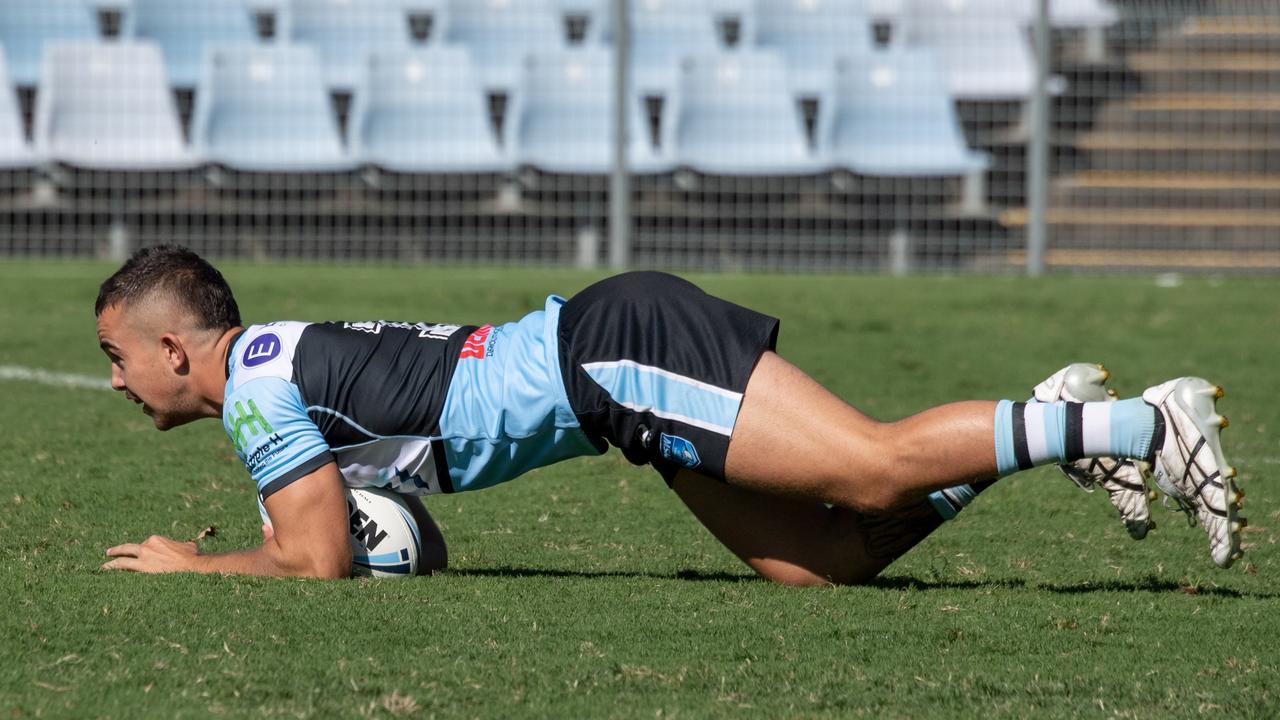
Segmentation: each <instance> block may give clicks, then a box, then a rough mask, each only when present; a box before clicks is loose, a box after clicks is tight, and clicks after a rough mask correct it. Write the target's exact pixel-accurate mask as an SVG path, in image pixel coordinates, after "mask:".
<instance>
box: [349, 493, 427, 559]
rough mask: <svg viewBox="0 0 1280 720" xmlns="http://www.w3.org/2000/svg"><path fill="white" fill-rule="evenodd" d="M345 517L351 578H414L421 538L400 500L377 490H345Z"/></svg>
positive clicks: (416, 524)
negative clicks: (347, 520)
mask: <svg viewBox="0 0 1280 720" xmlns="http://www.w3.org/2000/svg"><path fill="white" fill-rule="evenodd" d="M347 516H348V518H350V521H351V574H352V575H355V576H357V577H405V576H412V575H417V574H418V558H419V557H421V549H422V534H421V533H420V532H419V531H418V523H417V521H416V520H414V519H413V513H412V512H411V511H410V510H409V504H408V503H407V502H406V501H405V499H404V498H403V497H401V496H400V495H399V494H398V493H394V492H391V491H390V490H382V489H379V488H359V489H353V488H348V489H347Z"/></svg>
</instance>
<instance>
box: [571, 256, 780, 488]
mask: <svg viewBox="0 0 1280 720" xmlns="http://www.w3.org/2000/svg"><path fill="white" fill-rule="evenodd" d="M778 327H779V322H778V320H777V319H776V318H772V317H769V316H767V315H762V314H760V313H757V312H755V311H754V310H749V309H747V308H744V307H742V306H740V305H735V304H733V303H731V302H727V301H725V300H721V299H719V298H716V297H713V296H711V295H708V294H706V293H705V292H703V291H702V290H700V289H699V288H698V287H697V286H695V285H694V284H692V283H690V282H688V281H686V280H682V279H680V278H677V277H675V276H673V275H667V274H665V273H657V272H632V273H626V274H623V275H618V276H615V277H611V278H608V279H607V280H602V281H600V282H598V283H596V284H594V285H592V286H590V287H588V288H586V289H585V290H583V291H582V292H580V293H578V294H577V295H574V296H573V297H572V298H570V299H569V301H568V302H566V303H565V305H564V307H562V308H561V309H560V327H559V340H560V368H561V372H562V373H563V374H564V384H565V390H566V391H567V393H568V396H569V404H570V406H571V407H572V408H573V411H574V413H575V414H576V415H577V417H578V422H579V423H581V425H582V429H583V431H584V432H586V433H587V434H588V435H589V436H591V437H593V438H601V439H604V440H606V441H608V442H609V443H610V444H612V445H614V446H615V447H618V448H619V449H621V450H622V453H623V454H624V455H625V456H626V457H627V459H628V460H630V461H631V462H633V463H635V464H637V465H641V464H644V463H650V464H652V465H653V466H654V467H655V468H656V469H657V470H658V471H659V472H660V473H662V476H663V477H664V478H665V479H666V480H667V483H668V484H670V483H671V481H672V479H673V478H674V477H675V473H676V471H678V470H679V469H680V468H688V469H691V470H694V471H696V472H699V473H701V474H703V475H707V476H710V477H713V478H716V479H720V480H723V479H724V461H725V455H726V453H727V452H728V449H729V439H730V438H731V437H732V435H733V428H734V424H735V423H736V422H737V417H738V410H739V408H740V406H741V404H742V394H743V392H744V391H745V390H746V388H747V381H748V380H749V379H750V378H751V373H752V371H753V370H754V369H755V366H756V363H757V362H758V361H759V359H760V356H761V355H763V354H764V352H765V351H768V350H773V349H775V348H776V347H777V342H778Z"/></svg>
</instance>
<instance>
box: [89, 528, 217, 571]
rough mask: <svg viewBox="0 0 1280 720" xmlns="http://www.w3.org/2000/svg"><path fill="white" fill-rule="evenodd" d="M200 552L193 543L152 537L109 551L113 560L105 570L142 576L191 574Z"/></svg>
mask: <svg viewBox="0 0 1280 720" xmlns="http://www.w3.org/2000/svg"><path fill="white" fill-rule="evenodd" d="M199 554H200V553H199V550H198V549H197V548H196V544H195V543H193V542H179V541H177V540H171V539H169V538H167V537H161V536H160V535H152V536H151V537H149V538H147V539H146V540H144V541H142V542H140V543H125V544H123V545H117V546H115V547H113V548H107V555H108V556H109V557H111V558H112V559H111V560H108V561H107V562H105V563H103V564H102V569H103V570H128V571H130V572H141V573H169V572H189V571H191V570H194V569H195V558H196V556H197V555H199Z"/></svg>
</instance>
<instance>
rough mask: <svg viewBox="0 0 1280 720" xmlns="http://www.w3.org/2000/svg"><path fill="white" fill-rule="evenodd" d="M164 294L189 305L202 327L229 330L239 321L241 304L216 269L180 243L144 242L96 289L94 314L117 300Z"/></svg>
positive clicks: (133, 300)
mask: <svg viewBox="0 0 1280 720" xmlns="http://www.w3.org/2000/svg"><path fill="white" fill-rule="evenodd" d="M157 296H159V297H164V298H167V299H169V300H171V301H172V302H174V303H175V304H176V305H177V306H178V307H180V308H183V309H185V310H186V311H187V312H189V313H190V314H191V316H192V317H193V318H194V319H195V321H196V324H197V325H198V329H200V330H229V329H231V328H233V327H239V325H240V308H239V306H237V305H236V299H235V297H234V296H233V295H232V294H231V287H230V286H229V285H227V281H226V280H225V279H224V278H223V277H222V273H220V272H218V269H217V268H215V267H214V266H212V265H210V264H209V263H208V261H206V260H205V259H204V258H202V257H200V256H199V255H197V254H196V253H194V252H192V251H191V250H189V249H187V248H184V247H179V246H177V245H157V246H155V247H148V248H142V249H141V250H138V251H137V252H135V253H134V254H133V256H132V257H130V258H129V259H128V260H127V261H125V264H124V265H123V266H121V268H120V269H119V270H117V271H116V272H115V274H113V275H112V276H111V277H109V278H107V279H106V280H105V281H104V282H103V283H102V287H101V288H99V289H98V302H97V303H96V304H95V305H94V314H95V315H101V314H102V311H103V310H105V309H107V308H108V307H112V306H115V305H131V304H133V303H136V302H139V301H142V300H146V299H148V298H151V297H157Z"/></svg>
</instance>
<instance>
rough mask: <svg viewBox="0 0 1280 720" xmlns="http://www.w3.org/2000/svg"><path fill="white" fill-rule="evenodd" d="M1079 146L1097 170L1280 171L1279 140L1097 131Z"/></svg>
mask: <svg viewBox="0 0 1280 720" xmlns="http://www.w3.org/2000/svg"><path fill="white" fill-rule="evenodd" d="M1077 147H1078V148H1079V149H1080V150H1081V151H1084V152H1085V153H1087V155H1088V159H1089V163H1090V165H1091V167H1092V168H1093V169H1095V170H1123V171H1137V172H1191V173H1245V174H1258V175H1269V174H1275V173H1280V136H1272V137H1261V138H1250V137H1244V138H1241V137H1232V136H1221V135H1184V134H1173V133H1164V134H1161V133H1137V132H1111V131H1097V132H1092V133H1087V134H1085V135H1082V136H1080V137H1079V139H1078V141H1077Z"/></svg>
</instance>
